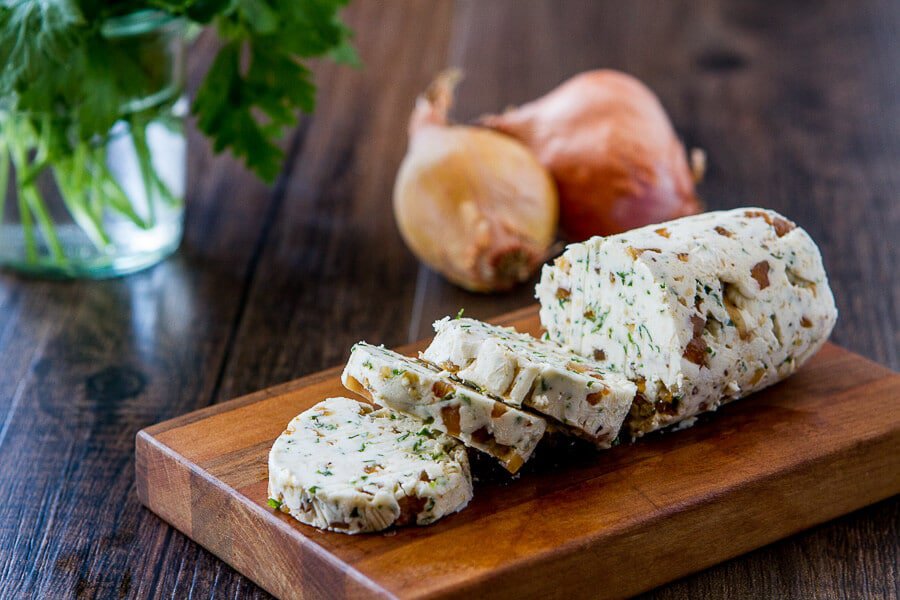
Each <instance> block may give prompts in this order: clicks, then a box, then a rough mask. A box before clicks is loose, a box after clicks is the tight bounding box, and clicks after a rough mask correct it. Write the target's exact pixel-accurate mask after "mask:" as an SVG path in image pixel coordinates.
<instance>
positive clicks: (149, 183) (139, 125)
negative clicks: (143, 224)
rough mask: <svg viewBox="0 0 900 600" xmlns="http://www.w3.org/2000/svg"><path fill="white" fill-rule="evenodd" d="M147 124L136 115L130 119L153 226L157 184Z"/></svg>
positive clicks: (132, 138)
mask: <svg viewBox="0 0 900 600" xmlns="http://www.w3.org/2000/svg"><path fill="white" fill-rule="evenodd" d="M145 126H146V125H145V123H144V122H143V120H139V119H138V118H136V117H132V118H131V119H129V120H128V129H129V132H130V133H131V143H132V144H133V145H134V153H135V156H137V160H138V166H139V167H140V170H141V180H142V181H143V183H144V194H145V195H146V196H147V220H148V221H149V222H150V226H151V227H152V226H154V225H156V185H154V184H155V181H154V177H153V175H154V174H153V161H152V159H151V157H150V148H149V147H148V146H147V131H146V129H145Z"/></svg>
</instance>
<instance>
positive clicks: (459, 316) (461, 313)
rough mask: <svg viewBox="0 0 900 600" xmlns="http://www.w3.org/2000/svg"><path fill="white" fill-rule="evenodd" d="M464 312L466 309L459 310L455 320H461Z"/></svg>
mask: <svg viewBox="0 0 900 600" xmlns="http://www.w3.org/2000/svg"><path fill="white" fill-rule="evenodd" d="M465 312H466V309H465V308H461V309H459V312H457V313H456V318H457V319H462V318H463V315H464V314H465Z"/></svg>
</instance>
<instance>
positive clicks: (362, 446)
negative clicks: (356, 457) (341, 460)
mask: <svg viewBox="0 0 900 600" xmlns="http://www.w3.org/2000/svg"><path fill="white" fill-rule="evenodd" d="M365 451H366V443H365V442H363V443H362V445H361V446H360V447H359V452H365Z"/></svg>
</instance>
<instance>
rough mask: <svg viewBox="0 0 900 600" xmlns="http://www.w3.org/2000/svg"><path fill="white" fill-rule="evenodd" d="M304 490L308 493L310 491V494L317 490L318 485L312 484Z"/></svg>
mask: <svg viewBox="0 0 900 600" xmlns="http://www.w3.org/2000/svg"><path fill="white" fill-rule="evenodd" d="M306 491H307V492H308V493H310V494H315V493H316V492H318V491H319V486H317V485H314V486H312V487H310V488H309V489H308V490H306Z"/></svg>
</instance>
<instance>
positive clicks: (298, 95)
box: [0, 0, 356, 181]
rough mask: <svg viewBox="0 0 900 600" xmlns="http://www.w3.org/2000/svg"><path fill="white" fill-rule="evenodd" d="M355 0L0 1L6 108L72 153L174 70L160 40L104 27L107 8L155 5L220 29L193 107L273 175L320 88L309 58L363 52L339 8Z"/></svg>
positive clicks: (228, 145) (203, 125) (2, 106)
mask: <svg viewBox="0 0 900 600" xmlns="http://www.w3.org/2000/svg"><path fill="white" fill-rule="evenodd" d="M346 2H347V0H119V1H101V0H0V64H2V65H3V68H2V72H0V110H3V111H7V112H8V113H12V114H16V115H20V116H23V118H25V119H26V121H29V122H27V123H26V124H25V126H26V127H28V128H30V129H29V130H30V131H33V132H36V133H35V135H36V136H37V137H39V138H40V140H41V143H42V146H41V148H42V151H43V154H44V156H43V157H42V158H43V159H44V160H45V161H47V162H48V163H51V164H52V163H56V164H59V163H60V162H65V161H68V160H72V157H73V156H74V155H76V154H77V153H78V152H79V151H80V148H82V147H83V146H84V145H85V144H87V143H91V142H92V140H93V141H94V143H96V140H97V139H102V138H103V137H104V136H106V135H107V133H108V132H109V130H110V128H111V127H112V126H113V124H114V123H116V121H118V120H120V119H121V118H122V107H123V106H126V105H127V103H128V102H129V101H130V100H132V99H134V98H136V97H140V96H141V95H142V94H146V93H152V92H154V91H155V90H156V89H158V88H159V85H160V81H161V80H162V79H164V78H165V77H166V76H167V74H166V73H161V72H160V70H161V69H162V68H163V67H162V66H161V64H162V62H163V61H160V60H158V58H159V57H158V55H154V53H153V51H152V48H151V49H150V50H149V51H148V49H147V48H142V47H139V46H137V45H135V46H133V47H128V46H127V45H124V46H123V42H122V41H121V40H118V41H117V40H111V39H110V38H109V36H107V35H106V32H105V31H104V25H105V24H106V23H108V21H109V20H110V19H113V18H116V17H122V16H125V15H129V14H133V13H136V12H140V11H157V12H159V13H164V14H168V15H171V16H173V17H177V18H179V19H181V20H182V21H183V22H186V23H188V24H191V25H193V26H194V27H196V26H200V27H206V26H212V27H215V28H216V30H217V32H218V34H219V36H220V38H221V39H222V46H221V48H220V50H219V52H218V55H217V56H216V58H215V60H214V62H213V64H212V66H211V68H210V69H209V72H208V73H207V74H206V77H205V78H204V80H203V82H202V84H201V86H200V88H199V90H198V91H197V94H196V97H195V99H194V102H193V105H192V111H193V113H194V114H195V115H196V117H197V122H198V124H199V127H200V129H201V130H202V131H203V132H204V133H205V134H206V135H207V136H209V137H210V138H211V139H212V141H213V145H214V147H215V149H216V151H217V152H218V151H222V150H225V149H228V150H230V151H231V152H233V153H234V154H235V155H237V156H239V157H241V158H243V159H244V161H245V163H246V164H247V166H248V167H250V168H251V169H252V170H253V171H255V172H256V173H257V174H258V175H259V176H261V177H262V178H264V179H266V180H269V181H271V180H273V179H274V178H275V177H276V176H277V175H278V172H279V170H280V167H281V163H282V160H283V155H282V151H281V150H280V148H279V147H278V145H277V141H278V139H279V138H280V137H281V136H282V134H283V133H284V130H285V128H286V127H288V126H290V125H292V124H293V123H294V121H295V119H296V114H297V111H298V110H302V111H306V112H309V111H311V110H312V109H313V105H314V100H315V87H314V86H313V83H312V79H311V74H310V71H309V70H308V69H307V67H306V66H304V64H303V62H302V61H303V60H304V59H307V58H310V57H315V56H323V55H328V56H330V57H332V58H333V59H335V60H338V61H342V62H350V63H352V62H355V61H356V55H355V53H354V51H353V49H352V47H351V46H350V44H349V38H350V31H349V30H348V29H347V27H346V26H345V25H344V24H343V23H342V22H341V21H340V19H339V17H338V11H339V10H340V9H341V8H342V7H343V6H344V5H345V4H346ZM40 166H41V165H35V167H36V168H37V167H40Z"/></svg>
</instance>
